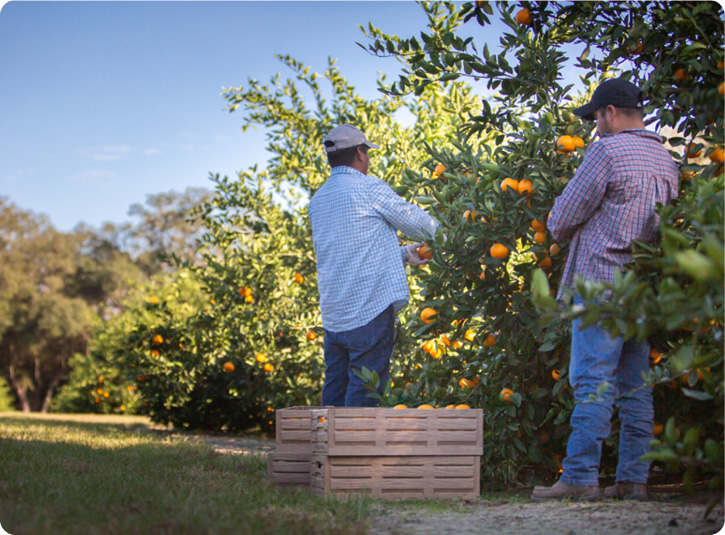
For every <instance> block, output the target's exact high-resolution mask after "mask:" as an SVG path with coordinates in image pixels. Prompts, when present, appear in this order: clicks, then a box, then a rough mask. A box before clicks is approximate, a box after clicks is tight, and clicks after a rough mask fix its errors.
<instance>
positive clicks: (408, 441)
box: [312, 407, 483, 457]
mask: <svg viewBox="0 0 725 535" xmlns="http://www.w3.org/2000/svg"><path fill="white" fill-rule="evenodd" d="M312 451H313V452H314V453H323V454H326V455H330V456H341V455H342V456H349V455H354V456H366V457H367V456H371V455H386V456H390V455H469V456H479V457H480V456H481V455H482V454H483V410H482V409H432V410H430V409H428V410H420V409H391V408H380V407H374V408H373V407H363V408H353V407H327V408H324V409H314V410H312Z"/></svg>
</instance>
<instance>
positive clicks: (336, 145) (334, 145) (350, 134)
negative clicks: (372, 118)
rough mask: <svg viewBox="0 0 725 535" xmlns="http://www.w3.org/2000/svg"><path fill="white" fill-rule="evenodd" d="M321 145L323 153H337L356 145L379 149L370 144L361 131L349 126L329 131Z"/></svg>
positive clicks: (341, 126)
mask: <svg viewBox="0 0 725 535" xmlns="http://www.w3.org/2000/svg"><path fill="white" fill-rule="evenodd" d="M323 143H324V144H325V152H337V151H339V150H343V149H349V148H350V147H357V146H358V145H367V146H368V147H370V148H371V149H379V148H380V147H379V146H377V145H376V144H375V143H370V142H369V141H368V138H366V137H365V134H363V133H362V130H360V129H359V128H357V127H355V126H353V125H351V124H341V125H340V126H336V127H335V128H333V129H332V130H330V132H329V133H328V134H327V136H326V137H325V140H324V142H323Z"/></svg>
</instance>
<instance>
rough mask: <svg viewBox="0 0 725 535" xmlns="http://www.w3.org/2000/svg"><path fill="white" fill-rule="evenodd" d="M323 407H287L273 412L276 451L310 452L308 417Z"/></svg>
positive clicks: (310, 441)
mask: <svg viewBox="0 0 725 535" xmlns="http://www.w3.org/2000/svg"><path fill="white" fill-rule="evenodd" d="M321 408H323V407H287V408H285V409H279V410H277V411H276V413H275V424H276V432H275V438H276V442H277V449H276V451H277V453H282V452H286V453H305V452H306V453H307V454H308V455H309V454H311V453H312V434H311V431H310V429H311V427H310V418H311V417H312V411H313V410H315V409H321Z"/></svg>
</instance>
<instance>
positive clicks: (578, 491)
mask: <svg viewBox="0 0 725 535" xmlns="http://www.w3.org/2000/svg"><path fill="white" fill-rule="evenodd" d="M566 499H569V500H577V501H587V502H595V501H597V500H601V499H602V493H601V491H600V490H599V487H598V486H596V487H594V486H592V487H589V486H586V485H569V484H567V483H564V482H563V481H561V480H559V481H557V482H556V483H554V485H552V486H551V487H534V492H533V493H531V501H532V502H543V501H552V500H566Z"/></svg>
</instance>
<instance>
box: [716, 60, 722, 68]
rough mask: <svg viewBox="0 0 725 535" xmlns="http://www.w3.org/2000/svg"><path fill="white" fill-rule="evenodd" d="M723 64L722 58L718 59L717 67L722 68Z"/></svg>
mask: <svg viewBox="0 0 725 535" xmlns="http://www.w3.org/2000/svg"><path fill="white" fill-rule="evenodd" d="M722 66H723V63H722V60H720V61H718V62H717V68H718V69H722Z"/></svg>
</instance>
